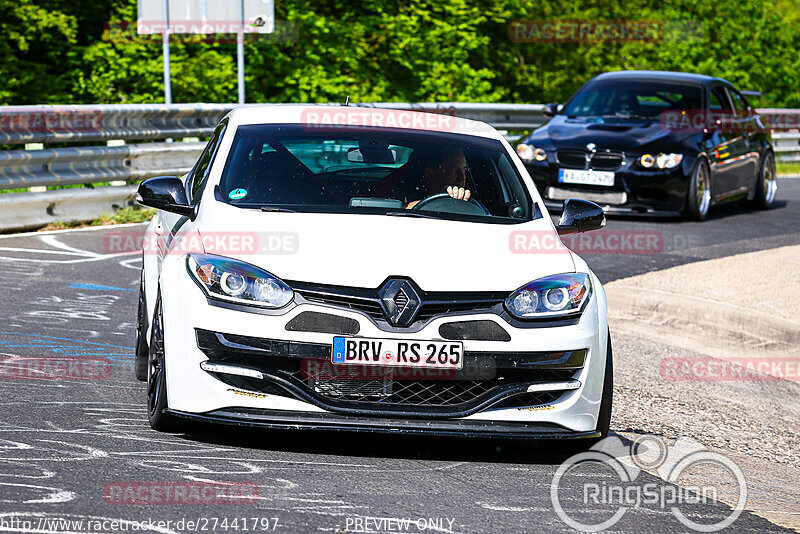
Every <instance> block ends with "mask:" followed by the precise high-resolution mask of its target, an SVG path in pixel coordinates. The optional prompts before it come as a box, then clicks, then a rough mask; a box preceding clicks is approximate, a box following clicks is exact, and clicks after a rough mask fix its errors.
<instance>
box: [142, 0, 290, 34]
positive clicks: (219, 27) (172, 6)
mask: <svg viewBox="0 0 800 534" xmlns="http://www.w3.org/2000/svg"><path fill="white" fill-rule="evenodd" d="M167 2H168V4H169V33H173V34H179V33H186V34H203V35H210V34H216V33H238V32H239V26H240V24H241V22H242V20H241V19H240V18H239V16H240V15H239V9H240V5H239V4H240V2H241V4H242V6H243V7H244V17H243V20H244V33H272V32H274V31H275V4H274V0H167ZM138 8H139V15H138V21H137V28H138V32H139V33H140V34H143V35H150V34H154V33H163V32H164V28H165V27H166V25H167V21H166V20H165V18H166V17H165V16H164V15H165V14H164V0H139V1H138Z"/></svg>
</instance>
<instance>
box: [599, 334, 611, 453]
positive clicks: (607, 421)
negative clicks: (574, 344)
mask: <svg viewBox="0 0 800 534" xmlns="http://www.w3.org/2000/svg"><path fill="white" fill-rule="evenodd" d="M607 345H608V348H607V349H606V372H605V376H604V378H603V395H602V397H601V401H600V413H599V414H598V415H597V431H598V432H600V437H601V439H602V438H606V437H608V431H609V428H611V408H612V405H613V403H614V358H613V351H612V350H611V334H609V335H608V343H607Z"/></svg>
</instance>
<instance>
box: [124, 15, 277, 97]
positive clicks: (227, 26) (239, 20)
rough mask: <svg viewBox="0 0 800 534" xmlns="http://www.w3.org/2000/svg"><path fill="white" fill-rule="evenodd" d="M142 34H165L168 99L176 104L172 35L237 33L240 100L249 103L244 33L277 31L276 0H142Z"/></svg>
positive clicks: (165, 93) (140, 18) (166, 90)
mask: <svg viewBox="0 0 800 534" xmlns="http://www.w3.org/2000/svg"><path fill="white" fill-rule="evenodd" d="M137 28H138V32H139V34H140V35H151V34H154V33H161V34H162V39H161V43H162V48H163V55H164V100H165V101H166V103H167V104H171V103H172V88H171V82H170V76H171V73H170V57H169V34H170V33H172V34H201V35H213V34H229V35H231V34H235V35H236V66H237V70H238V72H237V78H238V86H239V103H240V104H244V103H245V87H244V36H245V34H246V33H248V34H249V33H257V34H262V33H263V34H267V33H272V32H273V31H275V2H274V0H138V25H137Z"/></svg>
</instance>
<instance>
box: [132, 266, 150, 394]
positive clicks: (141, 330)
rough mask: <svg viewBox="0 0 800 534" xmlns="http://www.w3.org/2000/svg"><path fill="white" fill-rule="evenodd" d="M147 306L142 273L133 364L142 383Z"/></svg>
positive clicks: (144, 366) (143, 376)
mask: <svg viewBox="0 0 800 534" xmlns="http://www.w3.org/2000/svg"><path fill="white" fill-rule="evenodd" d="M146 316H147V306H145V302H144V273H142V280H141V281H140V282H139V308H138V311H137V314H136V320H137V323H136V362H135V363H134V368H135V369H134V371H135V374H136V379H137V380H141V381H142V382H146V381H147V360H148V349H147V341H146V338H147V322H146V321H145V317H146Z"/></svg>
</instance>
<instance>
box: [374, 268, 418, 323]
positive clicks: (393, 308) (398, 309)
mask: <svg viewBox="0 0 800 534" xmlns="http://www.w3.org/2000/svg"><path fill="white" fill-rule="evenodd" d="M378 294H379V296H380V299H381V309H382V310H383V315H384V316H385V317H386V320H387V321H389V323H390V324H392V325H394V326H408V325H410V324H411V323H412V322H414V317H415V316H416V315H417V310H418V309H419V305H420V303H421V302H422V300H421V298H420V296H419V290H418V289H417V288H416V286H415V285H414V283H413V282H411V281H410V280H402V279H400V280H397V279H391V280H387V281H386V283H385V284H383V287H382V288H381V289H380V291H379V293H378Z"/></svg>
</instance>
